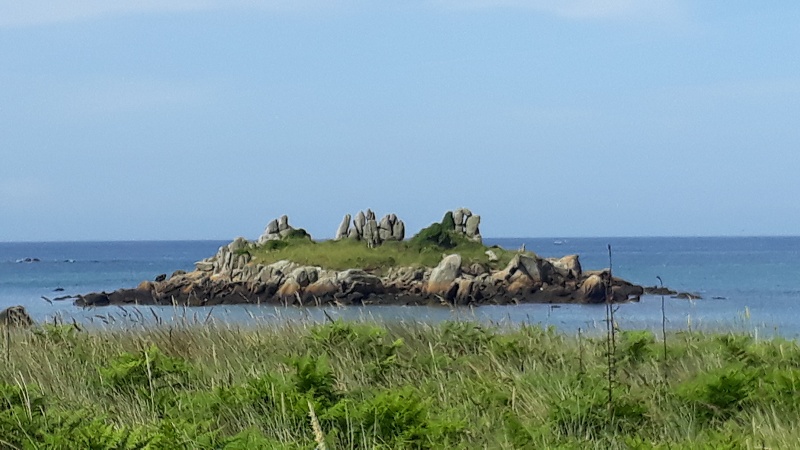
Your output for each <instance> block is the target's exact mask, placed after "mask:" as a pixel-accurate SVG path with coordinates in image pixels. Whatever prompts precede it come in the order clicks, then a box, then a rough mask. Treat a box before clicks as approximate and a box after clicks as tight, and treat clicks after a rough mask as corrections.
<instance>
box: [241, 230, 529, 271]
mask: <svg viewBox="0 0 800 450" xmlns="http://www.w3.org/2000/svg"><path fill="white" fill-rule="evenodd" d="M487 250H491V251H492V252H493V253H494V254H495V255H496V256H497V258H498V260H497V261H490V260H489V259H490V258H489V256H488V255H487V254H486V251H487ZM244 251H246V252H247V253H249V254H250V255H251V256H252V257H253V261H254V262H255V263H256V264H265V265H267V264H272V263H274V262H277V261H281V260H289V261H293V262H295V263H298V264H301V265H309V266H319V267H323V268H326V269H333V270H346V269H363V270H367V271H370V272H382V271H385V270H387V269H389V268H391V267H435V266H436V265H437V264H439V262H440V261H441V260H442V255H444V254H452V253H458V254H460V255H461V257H462V261H463V264H464V265H471V264H474V263H479V264H482V265H484V266H485V267H487V268H491V269H497V268H502V267H505V266H506V265H507V264H508V262H509V261H511V258H513V256H514V254H515V252H511V251H508V250H504V249H502V248H500V247H498V246H494V247H487V246H485V245H483V244H481V243H480V242H474V241H471V240H470V239H468V238H467V237H466V236H464V235H461V234H458V233H455V232H453V231H449V230H446V229H444V228H443V226H442V225H441V224H439V223H434V224H433V225H431V226H430V227H428V228H425V229H423V230H422V231H420V232H419V233H418V234H417V235H415V236H414V237H412V238H411V239H409V240H406V241H402V242H398V241H386V242H384V243H383V244H382V245H380V246H378V247H375V248H370V247H369V246H367V243H366V242H363V241H357V240H352V239H342V240H339V241H333V240H330V241H321V242H315V241H313V240H311V239H307V238H287V239H282V240H275V241H268V242H266V243H264V244H262V245H257V246H253V247H251V248H249V249H246V250H244Z"/></svg>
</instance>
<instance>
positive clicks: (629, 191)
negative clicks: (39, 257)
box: [0, 0, 800, 241]
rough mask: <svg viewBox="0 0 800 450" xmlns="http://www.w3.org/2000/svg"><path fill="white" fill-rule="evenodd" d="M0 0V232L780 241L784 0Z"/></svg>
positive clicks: (787, 169) (798, 137) (788, 107)
mask: <svg viewBox="0 0 800 450" xmlns="http://www.w3.org/2000/svg"><path fill="white" fill-rule="evenodd" d="M57 5H58V6H57V7H56V6H53V4H52V2H45V1H41V0H32V1H25V2H20V1H11V0H0V160H2V164H0V241H15V240H92V239H98V240H105V239H203V238H221V239H227V238H232V237H234V236H238V235H243V236H246V237H250V238H255V237H257V236H258V235H259V234H260V233H261V231H262V230H263V228H264V226H265V225H266V223H267V222H268V221H269V220H271V219H272V218H274V217H277V216H279V215H281V214H288V215H289V217H290V218H291V222H292V223H293V225H295V226H301V227H304V228H306V229H308V230H309V231H310V232H311V233H312V235H314V236H315V237H320V238H323V237H330V236H332V235H333V234H334V232H335V230H336V227H337V225H338V224H339V222H340V221H341V218H342V216H343V215H344V213H346V212H351V213H355V212H357V211H358V210H359V209H366V208H372V209H373V210H375V211H377V212H378V214H379V215H382V214H385V213H388V212H394V213H397V214H398V216H400V217H401V218H402V219H404V220H405V221H406V224H407V227H408V228H409V229H410V230H411V231H416V230H418V229H419V228H421V227H422V226H425V225H427V224H428V223H430V222H432V221H434V220H439V219H440V218H441V216H442V214H443V213H444V211H445V210H447V209H453V208H457V207H461V206H467V207H469V208H471V209H472V210H473V211H475V212H476V213H479V214H481V215H482V217H483V222H482V231H483V234H484V235H485V236H492V237H509V236H550V237H569V236H664V235H797V234H800V232H798V230H800V208H798V207H797V200H796V199H797V197H798V195H800V177H798V175H797V171H798V169H800V156H798V151H800V126H798V124H799V123H800V122H799V121H800V45H798V43H800V27H798V26H797V23H798V22H800V3H798V2H769V3H764V2H746V1H726V2H689V1H682V0H653V1H650V2H638V1H633V0H603V1H588V0H586V1H585V0H567V1H562V2H546V1H527V2H526V1H515V0H506V1H493V2H490V1H484V0H472V1H470V0H467V1H456V0H438V1H408V2H362V1H342V2H336V1H303V0H297V1H256V0H229V1H218V0H198V1H189V0H160V1H155V0H153V1H149V0H147V1H138V2H128V1H121V2H108V1H101V0H65V1H62V2H58V3H57Z"/></svg>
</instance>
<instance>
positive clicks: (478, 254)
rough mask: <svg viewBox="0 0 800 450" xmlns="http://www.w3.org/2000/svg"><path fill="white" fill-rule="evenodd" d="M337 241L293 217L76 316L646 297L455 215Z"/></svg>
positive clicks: (95, 300)
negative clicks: (127, 309)
mask: <svg viewBox="0 0 800 450" xmlns="http://www.w3.org/2000/svg"><path fill="white" fill-rule="evenodd" d="M335 236H336V237H335V239H333V240H327V241H320V242H316V241H314V240H313V239H311V236H310V235H309V234H308V233H307V232H306V231H305V230H303V229H301V228H295V227H293V226H291V225H290V224H289V219H288V217H287V216H283V217H281V218H279V219H276V220H273V221H271V222H269V224H268V225H267V227H266V229H265V230H264V233H263V234H262V235H261V237H260V238H259V239H258V240H256V241H248V240H247V239H245V238H242V237H239V238H236V239H235V240H234V241H233V242H231V243H230V244H228V245H226V246H223V247H220V249H219V251H218V252H217V253H216V255H214V256H212V257H209V258H206V259H204V260H202V261H198V262H197V263H195V270H194V271H192V272H188V273H187V272H184V271H176V272H175V273H173V274H172V275H171V276H169V277H167V276H166V275H162V276H159V277H157V278H156V280H155V281H143V282H142V283H141V284H139V286H137V287H136V288H133V289H120V290H117V291H114V292H111V293H106V292H100V293H91V294H86V295H82V296H78V297H77V299H76V300H75V304H76V305H79V306H106V305H127V304H141V305H183V306H213V305H220V304H241V303H251V304H273V305H286V306H288V305H297V306H320V305H328V304H334V305H343V306H344V305H368V304H393V305H475V306H477V305H486V304H495V305H503V304H516V303H603V302H606V301H611V302H627V301H638V300H639V297H640V296H641V295H642V294H644V288H642V287H641V286H637V285H635V284H632V283H629V282H627V281H625V280H622V279H619V278H616V277H612V276H611V273H610V271H609V270H599V271H584V270H583V269H582V268H581V264H580V259H579V256H578V255H568V256H564V257H563V258H558V259H556V258H541V257H539V256H537V255H536V254H535V253H533V252H531V251H526V250H525V249H524V248H523V249H519V250H516V251H512V250H508V249H503V248H500V247H498V246H493V247H487V246H485V245H484V244H483V243H482V238H481V233H480V216H478V215H475V214H472V212H471V211H470V210H468V209H466V208H460V209H456V210H454V211H448V212H447V213H446V214H445V215H444V218H443V219H442V221H441V222H437V223H433V224H432V225H430V226H429V227H427V228H424V229H423V230H421V231H420V232H419V233H417V234H416V235H415V236H413V237H412V238H410V239H408V240H406V239H405V224H404V222H403V221H402V220H400V219H399V218H398V217H397V216H396V215H394V214H387V215H385V216H384V217H383V218H382V219H381V220H380V221H379V220H377V216H376V215H375V213H374V212H373V211H371V210H367V211H366V212H358V213H357V214H356V215H355V217H352V216H351V215H350V214H347V215H345V216H344V219H343V220H342V223H341V225H339V227H338V229H337V231H336V234H335Z"/></svg>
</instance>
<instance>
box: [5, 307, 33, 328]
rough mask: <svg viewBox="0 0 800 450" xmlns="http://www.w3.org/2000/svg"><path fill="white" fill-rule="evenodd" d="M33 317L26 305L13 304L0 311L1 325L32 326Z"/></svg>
mask: <svg viewBox="0 0 800 450" xmlns="http://www.w3.org/2000/svg"><path fill="white" fill-rule="evenodd" d="M32 325H33V319H32V318H31V316H30V315H29V314H28V311H26V310H25V307H24V306H11V307H9V308H6V309H4V310H2V311H0V326H7V327H30V326H32Z"/></svg>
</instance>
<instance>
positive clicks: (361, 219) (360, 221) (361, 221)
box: [353, 211, 367, 237]
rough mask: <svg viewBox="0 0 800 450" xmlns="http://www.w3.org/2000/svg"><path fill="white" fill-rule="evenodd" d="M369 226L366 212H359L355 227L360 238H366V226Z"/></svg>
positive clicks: (354, 222)
mask: <svg viewBox="0 0 800 450" xmlns="http://www.w3.org/2000/svg"><path fill="white" fill-rule="evenodd" d="M366 224H367V218H366V217H365V216H364V211H359V212H358V214H356V218H355V219H353V226H354V227H355V229H356V233H357V234H358V236H359V237H362V236H364V225H366Z"/></svg>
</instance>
